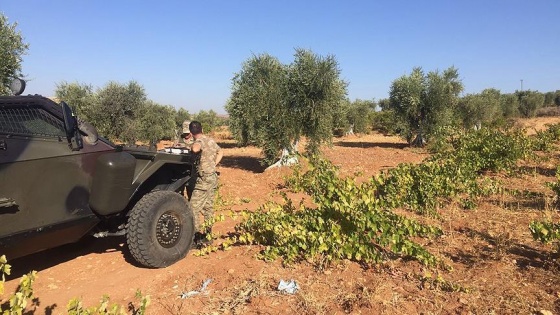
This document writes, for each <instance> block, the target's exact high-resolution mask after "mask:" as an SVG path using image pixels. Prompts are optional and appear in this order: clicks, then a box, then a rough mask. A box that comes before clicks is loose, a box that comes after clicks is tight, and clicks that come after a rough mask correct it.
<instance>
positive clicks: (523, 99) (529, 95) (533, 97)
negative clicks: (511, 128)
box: [515, 90, 544, 117]
mask: <svg viewBox="0 0 560 315" xmlns="http://www.w3.org/2000/svg"><path fill="white" fill-rule="evenodd" d="M515 94H516V95H517V97H518V99H519V112H520V113H521V115H523V116H524V117H535V114H536V112H537V109H539V108H541V107H543V105H544V95H543V94H542V93H540V92H538V91H530V90H525V91H516V92H515Z"/></svg>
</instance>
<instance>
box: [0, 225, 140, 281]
mask: <svg viewBox="0 0 560 315" xmlns="http://www.w3.org/2000/svg"><path fill="white" fill-rule="evenodd" d="M113 251H119V252H121V253H122V255H123V257H124V258H125V260H126V261H127V262H129V263H132V264H134V265H137V264H136V263H135V262H134V261H133V259H132V257H130V254H129V252H128V249H127V248H126V240H125V238H124V236H114V237H106V238H100V239H96V238H94V237H93V236H88V237H85V238H84V239H82V240H81V241H79V242H77V243H73V244H67V245H63V246H60V247H56V248H53V249H48V250H45V251H42V252H38V253H35V254H31V255H28V256H24V257H20V258H16V259H9V257H8V259H9V261H8V263H9V264H10V265H11V266H12V272H11V275H9V276H7V279H6V280H11V279H17V278H19V277H21V276H22V275H24V274H27V273H28V272H30V271H32V270H35V271H37V272H39V273H40V272H41V271H42V270H45V269H48V268H51V267H53V266H56V265H58V264H61V263H64V262H67V261H70V260H73V259H76V258H78V257H80V256H84V255H87V254H91V253H107V252H113Z"/></svg>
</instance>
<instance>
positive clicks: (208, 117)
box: [193, 110, 222, 133]
mask: <svg viewBox="0 0 560 315" xmlns="http://www.w3.org/2000/svg"><path fill="white" fill-rule="evenodd" d="M193 120H196V121H199V122H200V123H201V124H202V128H203V129H204V132H208V133H209V132H212V131H214V130H216V128H218V127H219V126H220V125H221V123H222V120H221V119H220V118H219V117H218V114H217V113H216V112H215V111H213V110H208V111H205V110H201V111H199V112H198V113H196V114H195V115H193Z"/></svg>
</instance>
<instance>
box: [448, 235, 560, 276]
mask: <svg viewBox="0 0 560 315" xmlns="http://www.w3.org/2000/svg"><path fill="white" fill-rule="evenodd" d="M458 232H460V233H462V234H465V235H466V236H467V237H469V238H477V239H480V240H482V241H483V242H484V243H486V244H482V245H480V246H477V247H478V248H477V249H476V250H474V251H471V252H468V251H463V250H460V251H458V253H457V254H450V253H447V255H448V256H449V257H450V258H451V259H452V260H453V261H455V262H458V263H462V264H465V265H467V266H470V267H472V266H474V265H475V264H477V263H479V262H484V261H485V260H501V259H502V258H503V257H504V256H506V255H512V256H515V262H516V264H517V266H518V267H519V268H527V267H532V268H541V269H551V268H557V267H560V266H556V267H554V266H555V265H556V264H557V263H556V259H558V258H559V257H560V255H559V254H558V253H552V252H546V251H544V252H543V251H541V250H538V249H535V248H532V247H530V246H527V245H525V244H519V243H515V242H513V240H512V239H511V238H509V236H508V233H503V234H499V235H496V236H492V235H490V234H488V233H485V232H480V231H477V230H474V229H471V228H461V229H458Z"/></svg>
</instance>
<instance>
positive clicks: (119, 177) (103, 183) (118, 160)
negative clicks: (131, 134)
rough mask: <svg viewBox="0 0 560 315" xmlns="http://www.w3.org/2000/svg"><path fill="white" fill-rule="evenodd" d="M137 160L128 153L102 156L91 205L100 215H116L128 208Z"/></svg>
mask: <svg viewBox="0 0 560 315" xmlns="http://www.w3.org/2000/svg"><path fill="white" fill-rule="evenodd" d="M135 168H136V159H135V158H134V157H133V156H132V155H131V154H129V153H127V152H111V153H106V154H103V155H101V156H100V157H99V158H98V159H97V161H96V165H95V171H94V174H93V179H92V184H91V193H90V197H89V205H90V207H91V209H92V210H93V211H95V212H96V213H97V214H100V215H110V214H115V213H118V212H120V211H122V210H123V209H125V208H126V206H127V204H128V202H129V199H130V196H131V195H132V193H133V191H134V189H133V185H132V182H133V180H134V170H135Z"/></svg>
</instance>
